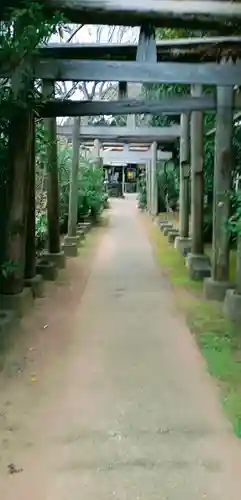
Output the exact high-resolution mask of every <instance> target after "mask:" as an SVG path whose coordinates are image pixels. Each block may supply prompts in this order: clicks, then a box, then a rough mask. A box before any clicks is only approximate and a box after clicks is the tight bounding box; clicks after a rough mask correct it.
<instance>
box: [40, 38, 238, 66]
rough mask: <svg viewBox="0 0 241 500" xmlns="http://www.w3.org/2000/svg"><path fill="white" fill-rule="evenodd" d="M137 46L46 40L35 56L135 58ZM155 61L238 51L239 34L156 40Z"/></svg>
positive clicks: (49, 57)
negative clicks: (222, 50) (190, 52)
mask: <svg viewBox="0 0 241 500" xmlns="http://www.w3.org/2000/svg"><path fill="white" fill-rule="evenodd" d="M137 47H138V45H137V44H136V43H106V44H104V43H91V44H78V43H71V44H66V43H49V44H48V45H46V46H40V47H38V53H37V56H36V57H38V58H40V59H93V60H95V59H97V60H100V59H107V60H112V59H114V60H126V61H135V60H136V53H137ZM156 49H157V60H158V61H161V60H162V59H163V56H164V57H166V56H167V54H168V53H169V55H170V57H171V54H173V58H175V54H176V57H178V55H180V56H184V55H185V54H187V55H189V51H190V50H192V52H193V51H195V50H198V51H200V50H203V52H204V51H205V52H207V51H210V49H213V50H214V52H216V55H217V54H218V53H219V52H220V49H225V50H227V49H233V50H234V51H235V53H236V52H237V53H239V52H241V37H240V36H219V37H205V38H179V39H171V40H159V41H157V42H156Z"/></svg>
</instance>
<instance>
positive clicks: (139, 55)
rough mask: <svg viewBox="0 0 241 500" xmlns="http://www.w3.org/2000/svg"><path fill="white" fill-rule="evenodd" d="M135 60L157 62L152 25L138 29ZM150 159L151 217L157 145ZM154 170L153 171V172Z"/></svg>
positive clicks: (156, 208) (153, 201) (154, 209)
mask: <svg viewBox="0 0 241 500" xmlns="http://www.w3.org/2000/svg"><path fill="white" fill-rule="evenodd" d="M136 60H137V61H138V62H143V63H144V64H145V62H148V63H150V62H153V63H155V62H157V49H156V34H155V27H154V26H153V25H152V24H143V25H142V26H141V29H140V35H139V41H138V46H137V52H136ZM151 152H152V159H151V161H150V162H149V164H148V167H149V168H148V170H149V176H148V184H149V197H148V198H149V203H148V205H149V207H148V208H149V210H150V212H151V214H152V215H156V214H157V210H158V203H157V200H158V196H157V171H156V160H157V144H156V143H153V144H152V146H151ZM153 169H154V171H153Z"/></svg>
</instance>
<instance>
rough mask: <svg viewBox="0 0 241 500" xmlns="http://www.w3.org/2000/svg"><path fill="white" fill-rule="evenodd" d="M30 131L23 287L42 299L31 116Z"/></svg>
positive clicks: (42, 284) (34, 134)
mask: <svg viewBox="0 0 241 500" xmlns="http://www.w3.org/2000/svg"><path fill="white" fill-rule="evenodd" d="M31 127H32V128H31V130H30V137H31V144H30V154H29V161H30V167H29V192H28V207H27V229H26V244H25V272H24V277H25V286H28V287H30V288H31V290H32V293H33V296H34V297H42V296H43V293H44V283H43V277H42V276H41V275H40V274H37V273H36V235H35V218H36V213H35V175H36V172H35V160H36V158H35V139H36V131H35V119H34V117H33V116H32V124H31Z"/></svg>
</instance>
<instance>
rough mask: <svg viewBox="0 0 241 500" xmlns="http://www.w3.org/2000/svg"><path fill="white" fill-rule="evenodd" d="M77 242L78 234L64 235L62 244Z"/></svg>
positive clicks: (74, 243) (76, 243)
mask: <svg viewBox="0 0 241 500" xmlns="http://www.w3.org/2000/svg"><path fill="white" fill-rule="evenodd" d="M78 244H79V236H78V235H76V236H65V238H64V245H67V246H68V245H78Z"/></svg>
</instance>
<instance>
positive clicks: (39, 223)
mask: <svg viewBox="0 0 241 500" xmlns="http://www.w3.org/2000/svg"><path fill="white" fill-rule="evenodd" d="M63 30H68V27H67V25H66V24H65V19H64V18H63V16H61V15H59V14H56V15H55V16H53V17H52V18H48V20H46V18H45V15H44V12H43V10H42V8H41V6H40V5H38V4H37V5H36V3H35V2H34V1H30V2H26V8H23V9H21V10H15V11H13V12H12V13H11V19H9V20H5V21H4V22H0V48H1V51H0V64H1V65H3V66H4V65H6V66H7V67H9V68H10V69H11V70H12V71H13V72H14V74H16V76H17V80H18V82H20V85H18V91H17V93H16V91H15V88H14V85H12V86H11V85H9V81H8V79H4V80H3V79H2V80H1V85H0V106H1V108H2V109H4V113H3V112H2V113H1V116H0V161H1V168H0V230H1V235H2V240H1V245H0V271H1V274H3V275H6V274H8V272H9V269H10V268H11V265H12V263H10V262H8V261H7V260H6V257H5V248H6V245H7V224H6V220H7V214H8V211H9V199H10V196H11V168H10V164H11V160H10V156H11V145H10V143H9V130H10V129H9V127H10V123H11V121H10V114H9V111H10V112H11V117H12V110H13V107H12V105H13V104H15V103H17V105H18V107H20V108H21V110H22V111H24V110H25V109H30V106H31V104H30V103H31V101H32V100H33V98H37V99H38V102H39V100H40V99H43V98H42V95H41V83H40V82H35V84H34V86H31V87H30V86H29V71H28V66H27V64H26V63H27V62H28V60H29V58H30V57H31V56H32V55H33V54H34V53H35V52H36V51H37V50H38V49H37V47H38V45H40V44H43V43H46V42H48V40H49V39H50V37H51V36H52V35H53V34H59V35H60V37H61V36H62V35H61V34H62V32H63ZM23 62H24V64H23ZM15 70H16V71H15ZM14 78H15V76H14ZM13 83H14V80H13ZM26 89H28V90H26ZM29 89H31V90H30V91H29ZM36 118H37V120H36V121H37V126H36V143H35V148H36V239H37V249H38V250H40V249H42V248H43V247H44V245H45V244H46V239H47V170H48V165H47V163H48V160H47V145H48V144H47V142H48V139H47V136H46V133H45V129H44V124H43V121H42V120H38V116H36ZM71 163H72V148H71V147H70V146H68V145H59V147H58V167H59V187H60V214H59V215H60V230H61V231H62V232H65V231H66V230H67V225H68V202H69V181H70V170H71ZM80 166H81V168H80V170H79V178H78V218H79V220H80V219H81V218H83V217H85V216H86V215H88V214H91V215H92V216H93V217H97V215H98V213H99V212H100V210H101V208H102V206H103V203H104V202H105V198H106V197H105V193H104V187H103V176H102V171H101V169H96V168H94V166H93V164H92V163H91V162H90V161H88V160H87V159H85V158H84V157H80ZM6 186H7V188H6Z"/></svg>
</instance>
